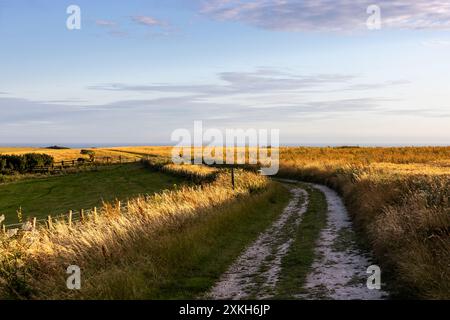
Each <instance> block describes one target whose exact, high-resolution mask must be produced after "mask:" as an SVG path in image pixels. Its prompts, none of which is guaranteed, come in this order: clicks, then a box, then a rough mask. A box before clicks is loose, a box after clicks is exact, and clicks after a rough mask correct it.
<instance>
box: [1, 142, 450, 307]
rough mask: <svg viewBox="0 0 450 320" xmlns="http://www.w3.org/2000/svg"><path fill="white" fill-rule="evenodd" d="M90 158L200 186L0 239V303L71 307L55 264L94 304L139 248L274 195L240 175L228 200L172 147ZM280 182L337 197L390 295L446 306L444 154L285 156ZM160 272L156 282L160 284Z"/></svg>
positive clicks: (447, 153) (440, 150)
mask: <svg viewBox="0 0 450 320" xmlns="http://www.w3.org/2000/svg"><path fill="white" fill-rule="evenodd" d="M95 150H96V152H97V154H104V155H112V154H114V155H124V156H126V155H133V156H136V155H139V156H140V157H144V156H146V157H145V158H146V159H147V160H145V163H146V164H147V165H148V166H150V167H154V168H157V169H158V170H161V171H163V172H168V173H171V174H176V175H179V176H183V177H185V178H186V179H190V180H192V181H195V182H197V183H200V185H197V186H186V187H181V188H178V189H177V190H174V191H164V192H162V193H161V194H155V195H153V196H148V197H146V196H141V197H138V198H136V199H134V200H132V201H130V202H129V203H128V205H127V206H126V208H121V207H118V206H117V205H116V204H114V203H112V204H108V203H106V204H105V205H104V207H103V208H101V209H100V210H99V212H98V215H97V214H96V215H91V216H89V217H88V218H86V219H87V220H85V222H84V223H83V225H82V227H81V226H78V225H75V226H68V225H67V223H66V222H63V221H59V222H55V223H54V224H53V226H52V228H51V229H49V228H40V229H37V230H36V231H34V232H31V233H26V234H24V235H23V236H22V237H19V238H12V239H7V238H2V240H1V247H0V275H1V278H2V281H1V282H0V287H1V288H2V289H1V292H2V294H3V295H5V296H14V297H18V298H55V297H63V298H74V297H77V296H76V293H73V292H68V291H67V290H64V287H63V285H62V284H63V281H62V279H63V277H64V274H62V275H59V276H57V277H55V274H58V272H57V270H58V268H60V265H59V263H60V261H68V260H71V261H76V262H77V263H78V264H80V265H81V266H83V268H84V269H85V270H87V274H88V280H87V284H86V285H87V287H88V292H91V293H92V294H93V296H89V297H95V294H96V293H95V292H97V291H96V290H97V289H96V287H97V286H98V284H99V283H101V281H106V280H105V279H106V277H110V276H111V277H120V275H121V273H122V272H125V271H123V270H122V269H121V268H122V267H121V265H122V263H123V262H121V261H122V260H121V259H126V261H128V262H129V261H130V260H133V259H136V257H137V256H138V255H139V250H143V249H142V248H141V249H139V245H138V244H139V243H142V242H143V241H154V243H157V242H155V241H159V240H157V239H159V238H158V234H159V233H160V232H162V231H161V230H166V229H170V230H182V228H183V225H185V224H189V223H190V222H189V221H191V220H192V219H194V220H195V219H197V218H198V217H199V215H200V216H201V215H202V212H206V211H208V210H209V209H211V208H216V207H217V208H219V207H222V206H224V205H225V204H227V203H229V202H230V201H232V199H237V198H242V199H246V197H247V196H248V195H250V194H253V193H254V192H257V191H258V190H267V189H268V188H269V186H271V185H272V183H271V182H270V181H269V179H267V178H265V177H262V176H259V175H257V174H255V173H252V172H247V171H245V170H242V169H240V170H238V171H237V173H236V174H237V178H236V181H237V183H238V184H237V186H236V190H233V189H231V187H230V185H229V176H228V175H227V173H226V172H224V171H221V170H219V169H215V168H211V167H206V166H203V165H174V164H171V163H170V161H169V160H170V159H169V157H170V155H171V150H172V148H171V147H152V146H148V147H145V146H142V147H114V148H99V149H95ZM79 151H80V150H78V149H73V150H72V149H68V150H44V149H35V148H34V149H25V148H10V149H5V148H3V149H0V152H1V153H8V154H12V153H14V154H19V153H26V152H40V153H42V152H45V153H48V154H50V155H53V156H54V157H55V158H56V159H61V160H62V159H72V158H73V157H76V156H77V155H78V154H79ZM278 176H279V177H287V178H295V179H299V180H302V181H310V182H317V183H321V184H325V185H328V186H330V187H332V188H334V189H335V190H337V191H338V192H339V193H340V195H341V196H342V197H343V199H344V201H345V204H346V206H347V208H348V210H349V212H350V214H351V217H352V220H353V222H354V224H355V226H356V228H357V230H358V233H359V234H360V236H361V239H363V241H364V243H365V245H366V246H368V247H370V248H371V250H372V251H373V252H374V254H375V257H376V259H377V262H378V263H379V264H380V265H381V266H382V267H383V268H384V270H387V274H388V275H389V277H390V278H392V279H394V280H393V281H392V283H394V290H396V291H399V292H408V293H413V296H415V297H420V298H427V299H442V298H449V296H450V204H449V199H450V147H409V148H408V147H404V148H363V147H361V148H359V147H341V148H331V147H329V148H312V147H308V148H306V147H283V148H281V149H280V170H279V172H278ZM194 220H192V221H194ZM99 248H100V249H99ZM147 249H148V250H156V249H155V248H152V247H150V248H147ZM131 253H132V254H131ZM141 262H142V261H141ZM142 263H144V262H142ZM102 264H105V266H106V265H109V264H111V265H112V266H113V267H112V268H113V269H108V271H107V276H105V275H103V276H102V277H101V278H99V276H97V275H96V270H97V269H98V268H101V266H102ZM127 268H128V267H127ZM158 272H159V271H158ZM158 272H156V271H155V273H154V275H153V276H154V277H156V278H157V277H158V276H161V275H159V274H158ZM37 275H39V276H38V277H37ZM156 278H155V279H156ZM130 281H131V280H130ZM133 281H134V280H133ZM136 281H138V280H136ZM155 281H156V280H155ZM111 286H113V285H112V284H111ZM102 290H104V291H102V294H103V295H105V297H111V296H114V297H116V296H115V294H116V293H112V291H111V292H110V291H109V290H114V288H113V287H108V285H105V287H102ZM105 290H106V291H105ZM134 294H136V295H137V293H134ZM134 294H130V295H131V296H134ZM78 297H81V296H78Z"/></svg>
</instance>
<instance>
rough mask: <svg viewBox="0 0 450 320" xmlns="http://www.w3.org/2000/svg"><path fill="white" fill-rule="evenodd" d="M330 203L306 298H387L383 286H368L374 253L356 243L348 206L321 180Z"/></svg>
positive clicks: (309, 277) (307, 282)
mask: <svg viewBox="0 0 450 320" xmlns="http://www.w3.org/2000/svg"><path fill="white" fill-rule="evenodd" d="M311 186H312V187H314V188H316V189H318V190H320V191H321V192H322V193H323V194H324V195H325V197H326V200H327V204H328V218H327V225H326V227H325V228H324V229H323V230H322V231H321V233H320V238H319V242H318V244H317V246H316V249H315V252H316V259H315V261H314V263H313V265H312V272H311V273H310V274H309V275H308V277H307V279H306V283H305V286H304V289H305V290H306V292H307V294H301V295H298V296H297V298H303V299H333V300H356V299H358V300H379V299H385V298H387V296H388V294H387V293H386V292H385V291H383V290H377V289H369V288H368V287H367V284H366V283H367V278H368V276H369V275H370V274H367V273H366V271H367V268H368V267H369V266H370V265H372V262H371V257H370V255H369V254H368V253H366V252H363V251H362V250H361V249H360V248H358V246H357V244H356V235H355V233H354V231H353V229H352V223H351V221H350V218H349V215H348V213H347V209H346V208H345V205H344V203H343V201H342V199H341V197H340V196H339V195H338V194H337V193H336V192H335V191H334V190H332V189H330V188H328V187H326V186H323V185H318V184H312V185H311Z"/></svg>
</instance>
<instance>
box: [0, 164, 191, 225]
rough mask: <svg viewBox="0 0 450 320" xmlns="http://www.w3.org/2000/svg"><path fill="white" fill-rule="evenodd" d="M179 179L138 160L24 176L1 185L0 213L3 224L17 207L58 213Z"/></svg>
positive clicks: (38, 213) (31, 211)
mask: <svg viewBox="0 0 450 320" xmlns="http://www.w3.org/2000/svg"><path fill="white" fill-rule="evenodd" d="M182 183H183V182H182V179H180V178H177V177H173V176H170V175H167V174H163V173H160V172H152V171H150V170H149V169H146V168H144V167H143V166H142V165H141V164H124V165H117V166H111V167H108V168H102V169H101V170H99V171H89V172H80V173H74V174H68V175H64V176H57V177H48V178H42V179H30V180H23V181H18V182H14V183H9V184H4V185H0V215H1V214H5V216H6V224H11V223H16V222H17V214H16V210H17V209H18V208H19V207H20V206H21V207H22V211H23V217H24V219H26V218H27V217H30V216H32V217H38V218H40V217H46V216H47V215H49V214H50V215H59V214H63V213H66V212H68V210H79V209H88V208H92V207H94V206H99V205H101V204H102V201H106V202H108V201H114V200H115V199H118V200H126V199H128V198H130V197H133V196H136V195H138V194H152V193H154V192H158V191H160V190H162V189H169V188H172V187H173V185H174V184H182Z"/></svg>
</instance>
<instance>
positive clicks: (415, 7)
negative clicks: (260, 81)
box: [200, 0, 450, 31]
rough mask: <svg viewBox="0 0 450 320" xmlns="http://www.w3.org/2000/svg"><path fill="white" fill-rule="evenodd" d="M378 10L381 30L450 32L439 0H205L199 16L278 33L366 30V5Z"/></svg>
mask: <svg viewBox="0 0 450 320" xmlns="http://www.w3.org/2000/svg"><path fill="white" fill-rule="evenodd" d="M373 4H375V5H378V6H379V7H380V8H381V23H382V27H383V28H400V29H445V30H449V29H450V2H448V1H442V0H415V1H406V0H398V1H392V0H378V1H373V0H361V1H347V0H341V1H335V0H248V1H242V0H208V1H206V0H205V1H204V2H203V5H202V7H201V9H200V11H201V13H202V14H204V15H206V16H210V17H212V18H214V19H218V20H222V21H237V22H243V23H246V24H249V25H252V26H256V27H260V28H264V29H271V30H279V31H348V30H350V31H351V30H360V29H364V28H366V21H367V18H368V16H369V15H368V14H367V8H368V6H369V5H373Z"/></svg>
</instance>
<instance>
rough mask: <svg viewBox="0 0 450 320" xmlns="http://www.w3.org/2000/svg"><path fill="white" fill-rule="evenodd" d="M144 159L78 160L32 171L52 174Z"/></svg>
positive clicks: (109, 158)
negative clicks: (71, 169)
mask: <svg viewBox="0 0 450 320" xmlns="http://www.w3.org/2000/svg"><path fill="white" fill-rule="evenodd" d="M141 159H142V158H140V157H132V158H130V157H122V156H118V157H97V158H95V159H93V160H87V159H82V158H80V159H77V160H63V161H59V162H54V163H53V164H51V165H49V166H36V167H34V168H33V169H32V170H31V171H32V172H33V173H50V172H58V171H64V170H66V169H70V168H85V167H95V166H102V165H111V164H121V163H132V162H139V161H141Z"/></svg>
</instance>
